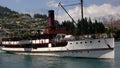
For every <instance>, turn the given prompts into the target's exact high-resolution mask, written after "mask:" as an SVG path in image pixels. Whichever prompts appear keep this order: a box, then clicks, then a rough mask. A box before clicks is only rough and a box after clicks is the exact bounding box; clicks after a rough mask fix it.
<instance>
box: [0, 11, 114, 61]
mask: <svg viewBox="0 0 120 68" xmlns="http://www.w3.org/2000/svg"><path fill="white" fill-rule="evenodd" d="M54 26H55V24H54V10H49V14H48V27H49V28H48V29H46V30H44V31H43V33H42V34H40V35H39V36H37V38H36V37H33V38H31V39H17V38H16V39H15V38H9V39H8V38H7V39H5V38H3V39H2V43H1V47H2V50H3V51H5V52H9V53H15V54H23V55H40V56H56V57H80V58H100V59H114V38H109V37H105V38H93V37H90V36H89V37H88V38H86V37H85V38H81V37H80V36H74V35H72V34H70V33H69V32H67V31H65V30H60V29H55V27H54Z"/></svg>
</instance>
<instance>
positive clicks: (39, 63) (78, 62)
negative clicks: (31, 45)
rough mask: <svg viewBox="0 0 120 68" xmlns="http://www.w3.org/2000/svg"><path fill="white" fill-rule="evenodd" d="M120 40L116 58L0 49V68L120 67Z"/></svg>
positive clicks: (117, 44) (116, 47)
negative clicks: (88, 57) (51, 54)
mask: <svg viewBox="0 0 120 68" xmlns="http://www.w3.org/2000/svg"><path fill="white" fill-rule="evenodd" d="M119 52H120V42H117V43H116V44H115V59H114V60H100V59H81V58H58V57H45V56H26V55H15V54H7V53H4V52H2V51H0V68H120V53H119Z"/></svg>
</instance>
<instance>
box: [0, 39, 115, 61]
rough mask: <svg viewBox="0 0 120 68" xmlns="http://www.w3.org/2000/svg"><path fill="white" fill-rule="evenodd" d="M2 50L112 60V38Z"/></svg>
mask: <svg viewBox="0 0 120 68" xmlns="http://www.w3.org/2000/svg"><path fill="white" fill-rule="evenodd" d="M2 50H3V51H6V52H11V53H16V54H24V55H42V56H57V57H82V58H100V59H114V38H106V39H85V40H80V41H68V43H67V45H66V46H64V47H52V46H51V45H50V44H48V47H45V48H36V49H34V48H6V47H2Z"/></svg>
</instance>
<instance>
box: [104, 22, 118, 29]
mask: <svg viewBox="0 0 120 68" xmlns="http://www.w3.org/2000/svg"><path fill="white" fill-rule="evenodd" d="M105 25H106V26H107V27H112V28H117V29H119V30H120V20H117V21H114V22H109V23H107V24H105Z"/></svg>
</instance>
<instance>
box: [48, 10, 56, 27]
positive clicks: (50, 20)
mask: <svg viewBox="0 0 120 68" xmlns="http://www.w3.org/2000/svg"><path fill="white" fill-rule="evenodd" d="M48 14H49V15H48V27H49V28H50V29H54V28H55V24H54V10H49V11H48Z"/></svg>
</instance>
